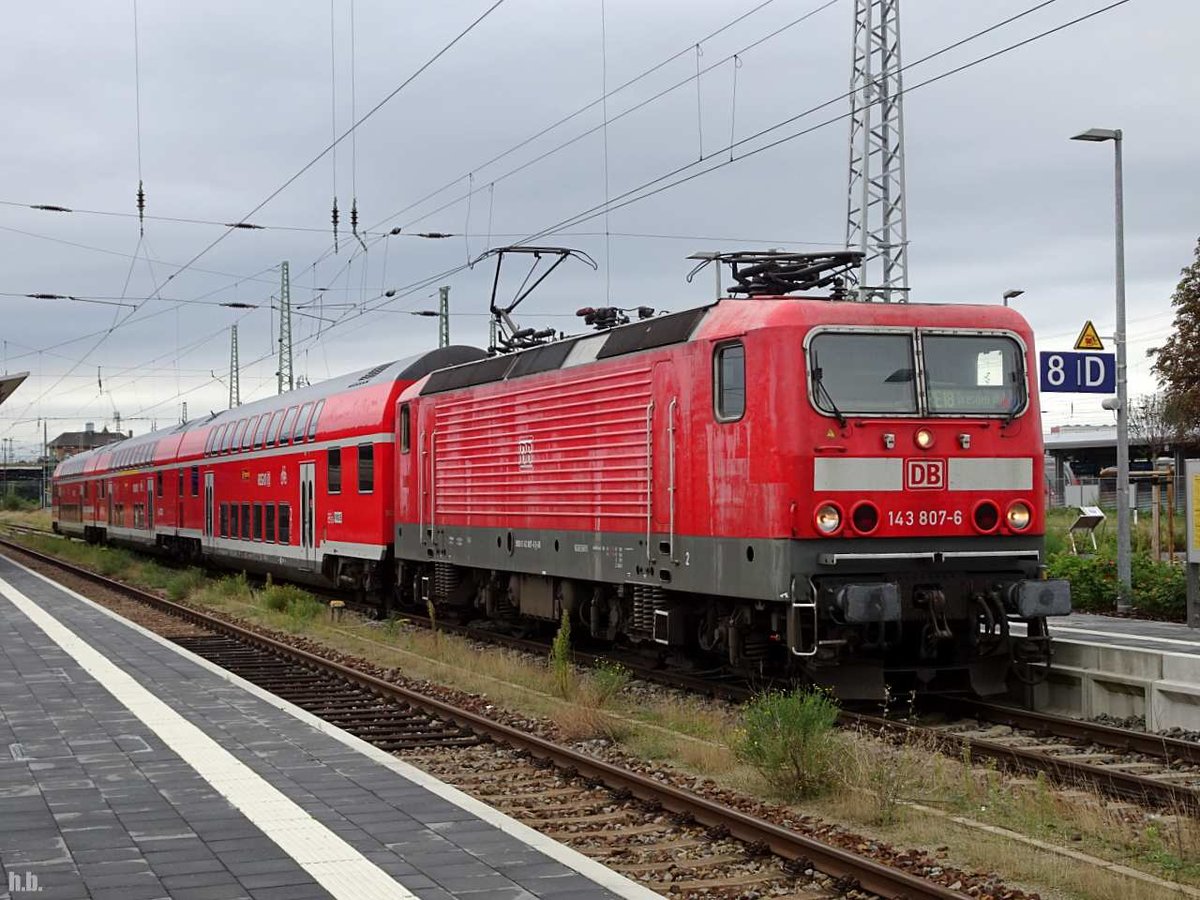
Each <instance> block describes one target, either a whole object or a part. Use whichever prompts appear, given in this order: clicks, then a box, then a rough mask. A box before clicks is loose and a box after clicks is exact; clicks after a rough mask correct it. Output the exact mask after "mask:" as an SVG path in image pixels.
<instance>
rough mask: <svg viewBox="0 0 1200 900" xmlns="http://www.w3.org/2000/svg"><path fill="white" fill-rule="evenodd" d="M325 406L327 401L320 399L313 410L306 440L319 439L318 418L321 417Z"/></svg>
mask: <svg viewBox="0 0 1200 900" xmlns="http://www.w3.org/2000/svg"><path fill="white" fill-rule="evenodd" d="M324 408H325V401H324V400H321V401H318V403H317V408H316V409H314V410H313V414H312V420H311V421H310V422H309V423H308V434H307V435H306V436H305V438H304V439H305V440H306V441H315V440H316V439H317V420H318V419H319V418H321V410H323V409H324Z"/></svg>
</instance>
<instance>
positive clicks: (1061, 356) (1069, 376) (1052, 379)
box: [1038, 350, 1117, 394]
mask: <svg viewBox="0 0 1200 900" xmlns="http://www.w3.org/2000/svg"><path fill="white" fill-rule="evenodd" d="M1038 362H1039V366H1038V368H1039V370H1040V375H1041V377H1040V378H1039V379H1038V383H1039V385H1040V386H1041V390H1042V393H1043V394H1045V393H1066V394H1111V393H1113V392H1114V391H1116V389H1117V357H1116V355H1115V354H1112V353H1079V352H1073V351H1066V350H1052V351H1046V350H1043V351H1042V352H1041V353H1039V354H1038Z"/></svg>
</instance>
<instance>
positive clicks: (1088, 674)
mask: <svg viewBox="0 0 1200 900" xmlns="http://www.w3.org/2000/svg"><path fill="white" fill-rule="evenodd" d="M1014 631H1016V632H1019V629H1014ZM1050 636H1051V638H1052V639H1053V648H1054V651H1053V652H1054V657H1053V664H1052V668H1051V672H1050V677H1049V678H1048V679H1046V681H1045V682H1043V683H1042V684H1040V685H1038V686H1037V687H1035V688H1034V691H1033V702H1034V706H1035V708H1036V709H1039V710H1043V711H1045V712H1064V713H1069V714H1073V715H1080V716H1084V717H1087V718H1093V717H1096V716H1101V715H1106V716H1112V717H1114V718H1118V719H1124V718H1130V717H1137V716H1140V717H1141V718H1142V719H1144V720H1145V723H1146V728H1148V729H1149V730H1151V731H1166V730H1168V729H1172V728H1182V729H1185V730H1187V731H1200V630H1197V629H1195V628H1189V627H1188V626H1187V625H1185V624H1182V623H1178V622H1153V621H1148V620H1145V619H1126V618H1120V617H1117V616H1101V615H1094V614H1090V613H1072V614H1071V615H1069V616H1065V617H1063V618H1061V619H1059V618H1056V619H1053V620H1051V622H1050Z"/></svg>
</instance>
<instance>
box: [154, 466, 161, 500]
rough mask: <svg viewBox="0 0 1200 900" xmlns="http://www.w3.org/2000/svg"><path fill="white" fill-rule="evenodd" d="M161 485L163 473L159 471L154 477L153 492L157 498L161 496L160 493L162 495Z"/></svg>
mask: <svg viewBox="0 0 1200 900" xmlns="http://www.w3.org/2000/svg"><path fill="white" fill-rule="evenodd" d="M162 484H163V473H162V472H161V471H160V472H158V473H157V474H155V476H154V492H155V493H156V494H158V496H160V497H161V496H162V493H163V491H162Z"/></svg>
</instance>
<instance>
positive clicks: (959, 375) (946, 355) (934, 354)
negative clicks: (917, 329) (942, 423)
mask: <svg viewBox="0 0 1200 900" xmlns="http://www.w3.org/2000/svg"><path fill="white" fill-rule="evenodd" d="M921 346H922V349H923V351H924V363H925V398H926V402H927V403H928V406H929V412H930V413H933V414H942V415H946V414H961V415H973V416H980V415H983V416H987V415H1005V416H1006V415H1011V414H1013V413H1014V412H1016V411H1017V410H1019V409H1020V408H1021V406H1022V405H1023V404H1024V401H1025V380H1024V378H1023V377H1022V370H1021V348H1020V346H1019V345H1018V344H1017V342H1016V341H1014V340H1013V339H1012V338H1009V337H1004V336H1003V335H986V336H981V335H961V334H925V335H922V336H921Z"/></svg>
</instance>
